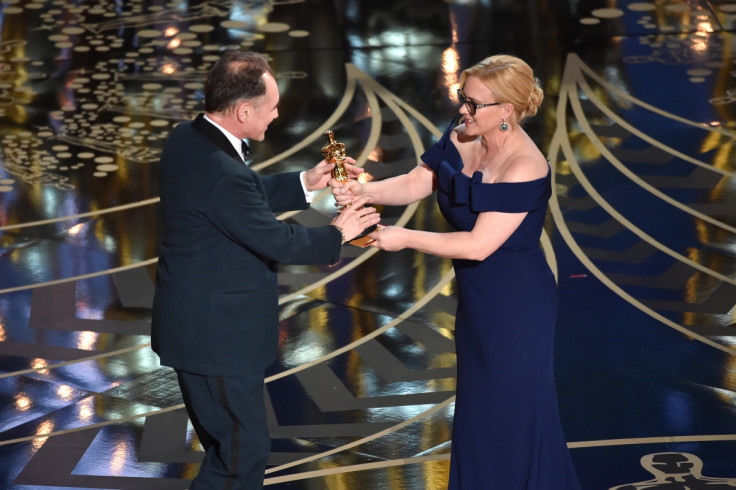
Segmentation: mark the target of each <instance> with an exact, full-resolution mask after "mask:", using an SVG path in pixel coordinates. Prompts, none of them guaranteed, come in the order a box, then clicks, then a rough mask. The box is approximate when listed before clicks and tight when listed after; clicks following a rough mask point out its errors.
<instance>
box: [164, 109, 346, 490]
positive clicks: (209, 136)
mask: <svg viewBox="0 0 736 490" xmlns="http://www.w3.org/2000/svg"><path fill="white" fill-rule="evenodd" d="M160 165H161V168H160V192H161V205H162V208H163V222H164V223H163V224H164V238H163V243H162V246H161V253H160V256H159V262H158V269H157V277H156V294H155V297H154V305H153V319H152V344H153V349H154V351H155V352H156V353H157V354H158V355H159V357H160V358H161V363H162V364H163V365H167V366H171V367H173V368H175V369H176V370H177V373H178V374H179V379H180V382H182V393H183V395H184V397H185V401H187V402H195V403H199V402H200V401H201V400H192V399H189V398H195V397H198V396H200V395H199V394H198V392H199V391H200V390H199V389H198V388H196V387H195V386H194V385H192V381H191V380H189V381H187V380H186V379H185V380H182V376H184V377H185V378H186V377H188V376H189V377H191V378H194V380H195V381H194V382H195V383H200V384H202V385H203V386H205V388H204V389H210V390H214V391H215V392H218V393H219V395H221V397H222V398H223V399H224V401H225V402H226V405H227V404H230V405H233V406H234V405H238V406H241V407H242V405H243V404H248V403H250V404H256V405H258V404H259V403H260V407H259V409H260V410H262V406H263V401H262V398H260V397H261V395H262V387H261V389H260V391H261V393H255V391H257V390H255V388H254V387H253V386H257V384H258V382H259V381H258V380H260V383H262V379H263V371H264V369H265V368H266V367H268V365H270V364H271V363H272V362H273V361H274V360H275V358H276V355H277V348H278V344H277V339H278V290H277V277H276V264H277V263H279V262H280V263H284V264H332V263H335V262H336V261H337V260H338V258H339V255H340V248H341V238H342V237H341V234H340V231H339V230H338V229H337V228H335V227H334V226H329V225H328V226H322V227H304V226H299V225H291V224H287V223H285V222H282V221H279V220H277V219H276V218H275V216H274V213H276V212H283V211H288V210H296V209H306V208H307V207H308V206H309V204H308V203H307V202H306V199H305V197H304V192H303V189H302V187H301V183H300V180H299V173H298V172H289V173H283V174H275V175H269V176H264V177H260V176H259V175H258V174H256V172H254V171H253V170H251V169H249V168H248V167H247V166H246V165H245V164H244V163H243V161H242V160H241V159H240V156H239V155H238V154H237V152H236V151H235V149H234V148H233V146H232V144H231V143H230V141H228V140H227V138H226V137H225V136H224V135H223V134H222V133H221V132H220V130H219V129H218V128H216V127H215V126H213V125H212V124H210V123H209V122H208V121H207V120H205V119H204V118H203V115H201V114H200V115H199V116H198V117H197V118H196V119H195V120H194V121H192V122H184V123H181V124H179V125H178V126H177V127H176V128H175V129H174V131H173V132H172V134H171V136H170V138H169V140H168V142H167V145H166V147H165V149H164V151H163V155H162V157H161V163H160ZM190 375H194V376H190ZM254 376H255V378H256V379H255V380H253V377H254ZM200 378H201V379H200ZM223 380H224V381H223ZM208 383H209V384H208ZM244 383H254V385H253V386H251V387H250V388H249V390H250V394H243V393H240V394H234V393H232V392H230V391H228V390H229V389H230V388H229V387H231V386H235V387H236V388H237V386H238V385H242V384H244ZM210 385H211V386H210ZM207 386H210V387H209V388H207ZM254 390H255V391H254ZM240 391H241V392H242V390H240ZM254 393H255V394H254ZM219 395H218V396H219ZM251 395H252V396H251ZM239 396H242V398H241V399H238V400H234V399H233V398H235V397H239ZM253 396H254V397H255V399H253ZM187 405H188V406H187V408H188V410H189V415H190V418H192V422H193V423H194V424H195V428H197V426H198V425H199V424H202V425H206V424H207V423H208V421H207V420H197V419H198V418H200V419H201V418H203V417H207V418H210V417H220V416H223V414H222V413H220V414H213V413H207V414H204V413H200V414H195V413H192V411H191V409H190V406H189V405H190V403H187ZM234 410H238V408H237V407H235V409H234ZM224 415H225V416H227V415H228V414H227V413H226V414H224ZM230 415H231V416H232V414H230ZM261 415H262V414H259V416H258V417H257V419H258V423H263V424H265V420H261V418H260V417H261ZM244 417H245V418H249V417H250V416H244ZM250 418H252V417H250ZM237 422H238V421H237V420H233V424H237ZM251 422H252V421H251ZM261 429H262V430H260V435H259V437H260V438H261V439H262V438H263V437H264V431H265V429H266V428H265V427H263V428H261ZM199 432H200V431H199V430H198V433H199ZM265 437H266V439H267V438H268V434H267V432H265ZM202 438H203V437H202V436H201V435H200V439H202ZM205 438H206V437H205ZM231 442H233V441H231ZM202 443H203V444H204V445H205V448H206V447H207V443H208V441H202ZM253 443H254V441H252V440H246V438H245V437H236V438H235V441H234V442H233V444H241V445H252V444H253ZM255 443H256V445H258V444H260V445H261V449H263V445H264V444H265V445H267V443H268V440H266V441H265V442H264V441H262V440H261V441H255ZM244 450H245V449H244ZM233 451H237V450H236V449H234V450H233ZM266 455H267V451H266ZM221 457H224V456H221ZM228 457H235V456H233V455H232V454H230V455H229V456H228ZM233 464H234V465H237V463H233ZM264 464H265V463H264ZM240 467H241V468H242V462H241V463H240ZM200 473H201V471H200ZM260 477H261V478H262V477H263V475H262V474H261V475H260ZM193 488H194V487H193ZM235 488H245V487H235ZM248 488H250V487H248Z"/></svg>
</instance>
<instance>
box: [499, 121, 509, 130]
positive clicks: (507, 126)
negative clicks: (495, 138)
mask: <svg viewBox="0 0 736 490" xmlns="http://www.w3.org/2000/svg"><path fill="white" fill-rule="evenodd" d="M498 129H500V130H501V131H508V130H509V125H508V124H506V118H504V119H503V121H502V122H501V124H499V125H498Z"/></svg>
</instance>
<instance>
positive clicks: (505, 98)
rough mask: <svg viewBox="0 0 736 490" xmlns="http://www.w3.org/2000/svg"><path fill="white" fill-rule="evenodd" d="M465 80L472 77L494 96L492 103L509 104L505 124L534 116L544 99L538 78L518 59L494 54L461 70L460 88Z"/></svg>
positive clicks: (517, 122) (519, 121)
mask: <svg viewBox="0 0 736 490" xmlns="http://www.w3.org/2000/svg"><path fill="white" fill-rule="evenodd" d="M468 77H476V78H478V79H479V80H480V81H481V82H483V84H484V85H485V86H486V87H488V88H489V89H490V90H491V91H492V92H493V93H494V94H495V95H496V102H503V103H509V104H511V105H512V106H514V112H513V114H512V116H511V118H510V121H508V122H509V123H510V124H511V125H513V124H521V123H523V122H524V120H525V119H527V118H529V117H532V116H534V115H535V114H536V113H537V111H538V110H539V106H541V105H542V100H544V92H543V91H542V87H541V85H540V83H539V79H537V78H536V77H535V76H534V72H533V71H532V69H531V67H530V66H529V65H528V64H527V63H526V62H525V61H524V60H522V59H520V58H517V57H515V56H510V55H507V54H497V55H494V56H489V57H488V58H486V59H484V60H483V61H480V62H479V63H476V64H475V65H473V66H471V67H470V68H466V69H465V70H463V72H462V74H461V75H460V86H465V80H466V79H467V78H468Z"/></svg>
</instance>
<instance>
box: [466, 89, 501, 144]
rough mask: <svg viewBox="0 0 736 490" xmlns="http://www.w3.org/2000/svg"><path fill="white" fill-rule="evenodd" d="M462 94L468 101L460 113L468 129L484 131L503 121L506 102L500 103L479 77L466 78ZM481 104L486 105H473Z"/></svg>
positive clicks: (478, 131) (477, 131) (476, 131)
mask: <svg viewBox="0 0 736 490" xmlns="http://www.w3.org/2000/svg"><path fill="white" fill-rule="evenodd" d="M462 94H463V96H464V98H465V100H466V103H465V104H461V105H460V114H462V115H463V120H464V122H465V127H466V130H467V131H471V132H473V133H483V132H485V131H488V130H489V129H490V128H492V127H498V125H499V124H500V123H501V121H503V118H504V114H503V111H504V104H501V103H498V101H497V100H496V95H495V94H494V93H493V92H492V91H491V89H489V88H488V87H487V86H486V85H485V84H484V83H483V82H481V81H480V80H479V79H478V78H477V77H473V76H470V77H468V78H466V79H465V85H464V86H463V88H462ZM479 105H480V106H485V107H472V106H479ZM473 112H475V114H473Z"/></svg>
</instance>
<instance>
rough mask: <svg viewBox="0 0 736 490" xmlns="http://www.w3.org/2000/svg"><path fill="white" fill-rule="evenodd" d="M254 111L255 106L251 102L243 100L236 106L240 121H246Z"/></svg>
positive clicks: (236, 114)
mask: <svg viewBox="0 0 736 490" xmlns="http://www.w3.org/2000/svg"><path fill="white" fill-rule="evenodd" d="M252 112H253V106H252V105H251V103H250V102H241V103H240V104H238V105H237V106H236V108H235V117H237V118H238V121H240V122H241V123H244V122H245V121H247V120H248V117H249V116H250V115H251V114H252Z"/></svg>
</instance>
